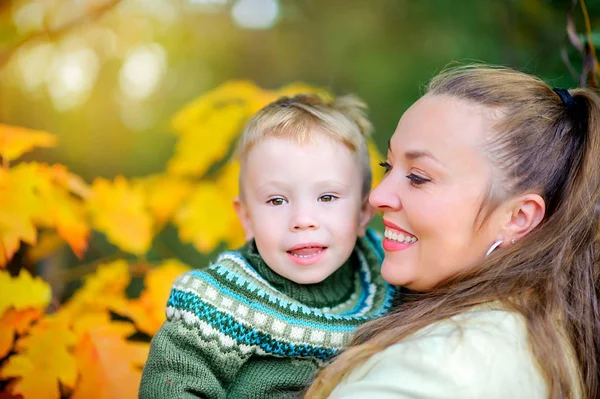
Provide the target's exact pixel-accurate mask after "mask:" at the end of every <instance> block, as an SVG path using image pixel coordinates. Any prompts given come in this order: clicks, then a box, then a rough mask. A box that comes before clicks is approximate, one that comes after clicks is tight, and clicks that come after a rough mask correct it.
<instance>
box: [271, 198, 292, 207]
mask: <svg viewBox="0 0 600 399" xmlns="http://www.w3.org/2000/svg"><path fill="white" fill-rule="evenodd" d="M286 202H287V201H286V200H285V199H283V198H281V197H275V198H271V199H270V200H268V201H267V203H268V204H271V205H273V206H279V205H283V204H285V203H286Z"/></svg>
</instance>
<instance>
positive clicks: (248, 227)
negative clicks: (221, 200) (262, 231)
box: [233, 197, 254, 242]
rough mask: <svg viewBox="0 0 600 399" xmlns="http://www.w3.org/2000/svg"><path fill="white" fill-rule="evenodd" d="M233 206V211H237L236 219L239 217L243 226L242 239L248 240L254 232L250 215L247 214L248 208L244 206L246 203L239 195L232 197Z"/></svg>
mask: <svg viewBox="0 0 600 399" xmlns="http://www.w3.org/2000/svg"><path fill="white" fill-rule="evenodd" d="M233 208H234V209H235V213H237V215H238V219H240V222H241V223H242V227H243V228H244V232H245V235H244V240H245V241H246V242H248V241H250V240H251V239H252V238H253V237H254V232H253V231H252V223H250V215H249V214H248V209H247V208H246V205H245V204H244V202H243V201H242V200H241V199H240V197H235V198H234V199H233Z"/></svg>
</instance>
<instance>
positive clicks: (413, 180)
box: [406, 173, 431, 186]
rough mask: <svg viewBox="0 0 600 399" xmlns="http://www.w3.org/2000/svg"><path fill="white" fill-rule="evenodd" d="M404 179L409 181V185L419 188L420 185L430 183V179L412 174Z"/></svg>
mask: <svg viewBox="0 0 600 399" xmlns="http://www.w3.org/2000/svg"><path fill="white" fill-rule="evenodd" d="M406 178H407V179H408V180H410V184H411V185H413V186H420V185H421V184H425V183H427V182H430V181H431V179H427V178H425V177H421V176H419V175H415V174H414V173H411V174H409V175H408V176H406Z"/></svg>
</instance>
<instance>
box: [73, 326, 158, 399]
mask: <svg viewBox="0 0 600 399" xmlns="http://www.w3.org/2000/svg"><path fill="white" fill-rule="evenodd" d="M132 327H133V326H132V325H131V324H129V323H120V322H113V323H111V324H110V325H98V326H96V327H93V328H91V329H90V330H88V331H87V332H85V333H83V335H82V337H81V339H80V340H79V343H78V344H77V348H76V350H75V356H76V358H77V363H78V365H79V368H80V370H81V378H80V380H79V383H78V384H77V386H76V387H75V391H74V392H73V396H72V399H89V398H95V399H105V398H106V399H113V398H122V399H128V398H132V399H133V398H137V394H138V389H139V385H140V379H141V376H142V373H141V367H142V366H143V365H144V362H145V361H146V358H147V356H148V349H149V345H148V344H146V343H143V344H142V343H134V342H131V341H127V340H126V339H125V337H126V336H128V335H130V334H132V333H133V332H134V331H135V329H133V328H132Z"/></svg>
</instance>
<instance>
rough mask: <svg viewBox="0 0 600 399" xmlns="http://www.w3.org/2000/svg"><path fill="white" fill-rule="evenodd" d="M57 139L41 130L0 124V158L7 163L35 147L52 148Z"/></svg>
mask: <svg viewBox="0 0 600 399" xmlns="http://www.w3.org/2000/svg"><path fill="white" fill-rule="evenodd" d="M56 143H57V138H56V136H54V135H53V134H50V133H47V132H43V131H41V130H33V129H26V128H23V127H17V126H10V125H5V124H2V123H0V156H1V157H2V158H4V159H5V160H7V161H12V160H15V159H17V158H19V157H20V156H21V155H23V153H25V152H27V151H31V150H32V149H34V148H36V147H54V146H55V145H56Z"/></svg>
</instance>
